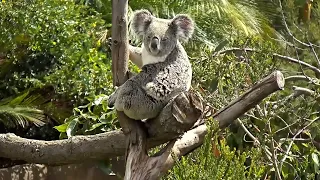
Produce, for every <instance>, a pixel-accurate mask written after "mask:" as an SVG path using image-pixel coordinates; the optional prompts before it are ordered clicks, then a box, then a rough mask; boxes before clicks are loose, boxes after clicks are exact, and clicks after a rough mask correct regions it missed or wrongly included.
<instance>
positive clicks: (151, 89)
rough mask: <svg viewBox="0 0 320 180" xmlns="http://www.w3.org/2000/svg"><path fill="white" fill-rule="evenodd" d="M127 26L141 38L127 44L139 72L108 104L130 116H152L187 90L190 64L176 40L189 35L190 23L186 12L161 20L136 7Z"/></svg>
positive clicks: (190, 69) (190, 74)
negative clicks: (139, 40) (137, 41)
mask: <svg viewBox="0 0 320 180" xmlns="http://www.w3.org/2000/svg"><path fill="white" fill-rule="evenodd" d="M130 28H131V30H133V32H134V33H135V34H136V35H137V36H138V37H139V38H141V39H142V46H141V47H134V46H130V47H129V51H130V55H129V58H130V60H131V61H132V62H133V63H135V64H136V65H137V66H138V67H140V68H141V71H140V72H139V73H138V74H137V75H135V76H133V77H131V78H130V79H128V80H127V81H126V82H125V83H124V84H123V85H121V86H119V87H118V88H117V89H116V91H115V92H114V93H113V94H112V95H111V96H110V97H109V99H108V105H109V106H114V107H115V109H116V110H118V111H123V112H124V113H125V114H126V115H127V116H128V117H129V118H131V119H135V120H145V119H150V118H154V117H156V116H157V115H158V114H159V113H160V111H161V110H162V109H163V108H164V106H165V105H166V104H167V103H168V102H169V101H170V100H171V99H173V98H174V97H176V96H177V95H179V94H180V93H181V92H184V91H188V90H189V89H190V86H191V79H192V68H191V63H190V61H189V59H188V56H187V53H186V51H185V49H184V48H183V46H182V45H181V43H180V41H186V40H188V39H189V38H191V36H192V34H193V31H194V22H193V20H192V19H191V18H190V17H189V16H188V15H183V14H181V15H177V16H175V17H174V18H173V19H161V18H156V17H154V16H153V15H152V14H151V13H150V12H149V11H147V10H138V11H136V12H134V14H133V17H132V21H131V27H130Z"/></svg>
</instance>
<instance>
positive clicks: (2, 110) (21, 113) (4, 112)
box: [0, 105, 46, 127]
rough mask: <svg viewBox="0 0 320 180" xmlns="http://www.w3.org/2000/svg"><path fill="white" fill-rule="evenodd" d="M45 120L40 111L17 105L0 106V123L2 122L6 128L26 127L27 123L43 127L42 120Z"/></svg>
mask: <svg viewBox="0 0 320 180" xmlns="http://www.w3.org/2000/svg"><path fill="white" fill-rule="evenodd" d="M45 119H46V117H45V115H44V114H43V111H42V110H39V109H36V108H33V107H28V106H23V105H17V106H11V105H1V106H0V121H2V122H3V123H4V124H5V125H6V126H14V125H20V126H22V127H26V126H28V125H29V123H30V122H31V123H33V124H35V125H36V126H42V125H44V124H45V123H44V120H45Z"/></svg>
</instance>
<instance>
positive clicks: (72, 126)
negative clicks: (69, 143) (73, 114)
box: [66, 118, 79, 138]
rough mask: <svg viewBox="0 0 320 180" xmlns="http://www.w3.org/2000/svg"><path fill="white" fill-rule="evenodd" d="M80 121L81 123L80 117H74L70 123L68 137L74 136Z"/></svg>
mask: <svg viewBox="0 0 320 180" xmlns="http://www.w3.org/2000/svg"><path fill="white" fill-rule="evenodd" d="M78 123H79V119H78V118H74V119H73V120H72V121H71V122H70V123H69V124H68V127H67V130H66V132H67V136H68V138H70V137H71V136H73V135H74V134H75V132H76V127H77V126H78Z"/></svg>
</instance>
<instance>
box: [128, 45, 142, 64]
mask: <svg viewBox="0 0 320 180" xmlns="http://www.w3.org/2000/svg"><path fill="white" fill-rule="evenodd" d="M141 54H142V49H141V48H140V47H135V46H131V45H129V59H130V60H131V61H132V62H133V63H134V64H135V65H137V66H138V67H139V68H140V69H141V67H142V65H143V63H142V58H141Z"/></svg>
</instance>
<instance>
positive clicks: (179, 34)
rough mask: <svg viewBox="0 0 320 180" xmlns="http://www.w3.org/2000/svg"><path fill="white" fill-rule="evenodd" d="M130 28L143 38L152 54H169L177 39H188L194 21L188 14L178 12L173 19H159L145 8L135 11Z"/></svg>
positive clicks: (192, 29)
mask: <svg viewBox="0 0 320 180" xmlns="http://www.w3.org/2000/svg"><path fill="white" fill-rule="evenodd" d="M131 29H132V30H133V31H134V32H135V33H136V34H137V35H138V36H139V37H142V38H143V44H144V47H145V48H146V50H147V51H148V52H149V53H150V54H151V55H153V56H164V55H167V54H169V53H170V52H171V51H172V50H173V49H174V47H175V46H176V44H177V42H178V40H185V41H186V40H188V39H189V38H190V37H191V36H192V34H193V31H194V23H193V21H192V19H191V18H190V17H189V16H188V15H184V14H180V15H177V16H175V17H174V18H173V19H161V18H156V17H154V16H152V15H151V13H150V12H149V11H147V10H139V11H136V12H135V13H134V15H133V17H132V22H131Z"/></svg>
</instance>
